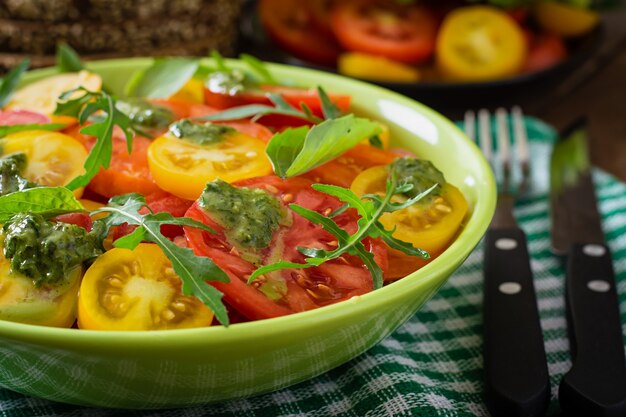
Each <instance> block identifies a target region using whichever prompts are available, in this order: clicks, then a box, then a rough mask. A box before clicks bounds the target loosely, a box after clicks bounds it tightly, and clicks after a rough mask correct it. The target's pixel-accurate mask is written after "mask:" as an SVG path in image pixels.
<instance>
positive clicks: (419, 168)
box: [390, 157, 446, 200]
mask: <svg viewBox="0 0 626 417" xmlns="http://www.w3.org/2000/svg"><path fill="white" fill-rule="evenodd" d="M390 169H392V170H395V172H396V175H397V178H398V184H403V183H408V184H412V185H413V188H412V189H410V190H409V191H407V192H406V193H404V195H405V196H406V197H408V198H413V197H415V196H417V195H418V194H421V193H423V192H424V191H426V190H428V189H429V188H431V187H432V186H433V185H435V184H439V186H438V187H437V188H435V189H434V190H433V191H432V192H431V193H430V194H429V195H428V197H429V198H428V200H430V198H432V197H436V196H438V195H439V194H440V193H441V187H443V186H444V185H445V184H446V179H445V178H444V176H443V174H442V173H441V171H439V170H438V169H437V168H435V166H434V165H433V163H432V162H430V161H427V160H425V159H417V158H408V157H405V158H398V159H396V160H395V161H393V163H392V164H391V165H390Z"/></svg>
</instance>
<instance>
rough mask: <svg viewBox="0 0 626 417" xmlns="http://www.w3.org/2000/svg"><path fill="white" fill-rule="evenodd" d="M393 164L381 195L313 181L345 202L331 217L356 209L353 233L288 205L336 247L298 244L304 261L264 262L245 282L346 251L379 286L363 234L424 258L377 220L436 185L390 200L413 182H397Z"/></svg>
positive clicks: (379, 278)
mask: <svg viewBox="0 0 626 417" xmlns="http://www.w3.org/2000/svg"><path fill="white" fill-rule="evenodd" d="M393 167H394V166H393V165H392V169H391V173H390V176H389V178H388V180H387V189H386V193H385V195H384V197H380V196H378V195H369V194H368V195H365V196H363V197H359V196H357V195H356V194H355V193H354V192H352V191H351V190H349V189H347V188H343V187H338V186H335V185H328V184H313V186H312V187H313V189H315V190H317V191H320V192H323V193H325V194H328V195H332V196H334V197H336V198H338V199H339V200H341V201H342V202H344V203H346V204H345V205H344V206H343V207H342V208H340V209H339V210H335V212H334V213H331V216H333V215H335V214H337V213H339V212H342V211H345V210H346V209H348V208H353V209H355V210H357V212H358V213H359V215H360V216H361V217H360V219H359V220H358V221H357V225H358V230H357V231H356V233H355V234H353V235H349V234H348V232H346V231H345V230H343V229H342V228H341V227H339V226H338V225H337V223H335V221H334V220H333V219H332V218H331V217H327V216H324V215H322V214H320V213H318V212H316V211H313V210H309V209H307V208H304V207H301V206H298V205H296V204H291V205H290V206H289V207H290V208H291V209H292V210H293V211H294V212H296V213H297V214H299V215H300V216H302V217H304V218H305V219H307V220H309V221H310V222H312V223H314V224H318V225H320V226H322V228H323V229H324V230H326V231H327V232H329V233H330V234H332V235H333V236H334V237H335V238H336V239H337V248H336V249H334V250H324V249H318V248H301V247H299V248H298V251H299V252H300V253H302V254H303V255H304V256H306V257H307V258H306V259H305V263H304V264H297V263H293V262H285V261H281V262H277V263H273V264H269V265H265V266H263V267H261V268H259V269H257V270H256V271H254V272H253V273H252V275H251V276H250V278H249V280H248V283H250V282H252V281H253V280H254V279H256V278H257V277H259V276H261V275H263V274H266V273H268V272H274V271H278V270H281V269H290V268H310V267H311V266H318V265H321V264H323V263H324V262H328V261H330V260H332V259H337V258H338V257H340V256H342V255H344V254H350V255H354V256H358V257H359V258H360V259H361V261H362V262H363V264H364V265H365V266H366V267H367V269H368V270H369V271H370V274H371V275H372V281H373V285H374V289H377V288H380V287H382V285H383V273H382V270H381V269H380V267H379V266H378V265H377V264H376V261H375V259H374V255H373V254H372V253H371V252H369V251H367V250H366V249H365V246H364V245H363V239H365V238H367V237H370V238H382V239H383V240H384V241H385V242H386V243H387V244H388V245H389V246H391V247H392V248H394V249H397V250H400V251H402V252H404V253H407V254H409V255H411V256H419V257H421V258H424V259H428V258H429V254H428V253H427V252H426V251H424V250H422V249H419V248H416V247H414V246H413V245H412V244H410V243H408V242H404V241H401V240H399V239H396V238H394V237H393V232H394V230H386V229H385V228H384V226H383V225H382V223H380V217H381V216H382V215H383V214H384V213H389V212H393V211H396V210H400V209H403V208H406V207H408V206H409V205H411V204H414V203H416V202H417V201H418V200H420V199H421V198H424V197H425V196H426V195H428V194H429V193H431V192H432V191H433V190H434V189H435V188H436V187H437V184H435V185H433V186H432V187H431V188H430V189H428V190H426V191H424V192H422V193H420V194H418V195H416V196H415V197H413V198H410V199H408V200H407V201H405V202H403V203H394V202H392V201H391V199H392V197H393V196H394V195H397V194H398V191H399V190H402V191H409V190H410V189H411V188H413V185H412V184H405V183H402V184H398V182H397V173H396V172H395V169H394V168H393Z"/></svg>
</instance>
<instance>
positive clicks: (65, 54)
mask: <svg viewBox="0 0 626 417" xmlns="http://www.w3.org/2000/svg"><path fill="white" fill-rule="evenodd" d="M56 63H57V68H58V69H59V71H61V72H78V71H82V70H84V69H85V64H83V61H81V59H80V56H79V55H78V53H76V51H75V50H74V49H72V47H70V46H69V45H68V44H67V43H65V42H61V43H59V44H58V45H57V51H56Z"/></svg>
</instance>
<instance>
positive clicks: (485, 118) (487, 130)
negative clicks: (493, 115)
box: [478, 109, 493, 165]
mask: <svg viewBox="0 0 626 417" xmlns="http://www.w3.org/2000/svg"><path fill="white" fill-rule="evenodd" d="M478 129H479V131H478V140H479V143H480V149H481V150H482V151H483V155H485V158H486V159H487V161H488V162H489V163H490V164H492V165H493V159H492V155H493V151H492V149H491V148H492V146H493V143H492V141H491V119H490V116H489V110H487V109H480V110H479V111H478Z"/></svg>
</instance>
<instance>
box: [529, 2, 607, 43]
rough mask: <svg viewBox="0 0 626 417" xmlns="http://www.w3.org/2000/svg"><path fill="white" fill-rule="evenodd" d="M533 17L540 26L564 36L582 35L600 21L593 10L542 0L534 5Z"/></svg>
mask: <svg viewBox="0 0 626 417" xmlns="http://www.w3.org/2000/svg"><path fill="white" fill-rule="evenodd" d="M535 17H536V18H537V22H538V23H539V25H540V26H541V27H543V28H544V29H546V30H548V31H550V32H552V33H555V34H557V35H559V36H562V37H564V38H575V37H577V36H582V35H584V34H586V33H588V32H589V31H591V29H593V28H594V27H596V26H597V24H598V22H599V21H600V16H599V15H598V13H596V12H594V11H593V10H588V9H583V8H581V7H576V6H573V5H570V4H563V3H555V2H544V1H542V2H539V3H537V4H536V5H535Z"/></svg>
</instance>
